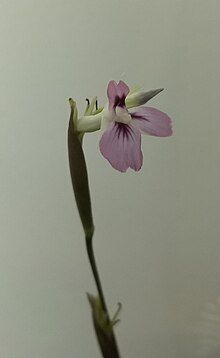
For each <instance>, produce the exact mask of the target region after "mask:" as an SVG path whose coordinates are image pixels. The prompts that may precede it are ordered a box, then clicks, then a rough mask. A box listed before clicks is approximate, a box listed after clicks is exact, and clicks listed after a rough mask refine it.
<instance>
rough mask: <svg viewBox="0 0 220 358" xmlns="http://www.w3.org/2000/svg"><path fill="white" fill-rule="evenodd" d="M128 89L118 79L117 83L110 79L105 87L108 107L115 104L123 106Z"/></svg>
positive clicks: (113, 106) (110, 107)
mask: <svg viewBox="0 0 220 358" xmlns="http://www.w3.org/2000/svg"><path fill="white" fill-rule="evenodd" d="M129 91H130V90H129V87H128V86H127V85H126V83H124V82H123V81H119V83H118V84H117V83H116V82H115V81H113V80H112V81H110V82H109V84H108V88H107V95H108V99H109V109H112V108H115V107H116V106H120V107H125V98H126V96H127V95H128V93H129Z"/></svg>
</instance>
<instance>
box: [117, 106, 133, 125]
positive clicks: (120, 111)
mask: <svg viewBox="0 0 220 358" xmlns="http://www.w3.org/2000/svg"><path fill="white" fill-rule="evenodd" d="M115 122H119V123H124V124H129V123H131V115H130V114H129V113H128V111H127V109H126V108H125V107H124V108H122V107H116V109H115Z"/></svg>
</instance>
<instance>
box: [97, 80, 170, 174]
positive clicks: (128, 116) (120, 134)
mask: <svg viewBox="0 0 220 358" xmlns="http://www.w3.org/2000/svg"><path fill="white" fill-rule="evenodd" d="M129 92H130V90H129V87H128V86H127V85H126V84H125V83H124V82H123V81H119V83H118V84H117V83H116V82H115V81H110V82H109V84H108V89H107V95H108V100H109V103H108V107H106V108H105V109H104V110H103V115H102V129H104V132H103V134H102V137H101V139H100V143H99V147H100V151H101V153H102V155H103V156H104V157H105V158H106V159H107V160H108V161H109V163H110V164H111V165H112V167H113V168H115V169H117V170H119V171H120V172H126V170H127V169H128V168H129V167H130V168H131V169H133V170H135V171H138V170H140V169H141V166H142V163H143V155H142V151H141V134H149V135H153V136H157V137H168V136H170V135H172V128H171V119H170V117H168V115H167V114H166V113H164V112H161V111H159V110H158V109H156V108H153V107H137V108H136V109H132V110H129V111H128V109H127V108H126V102H129V101H126V102H125V100H126V97H127V96H128V93H129Z"/></svg>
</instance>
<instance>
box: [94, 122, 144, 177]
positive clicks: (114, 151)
mask: <svg viewBox="0 0 220 358" xmlns="http://www.w3.org/2000/svg"><path fill="white" fill-rule="evenodd" d="M99 147H100V151H101V153H102V155H103V156H104V157H105V158H106V159H107V160H108V161H109V163H110V164H111V165H112V166H113V168H115V169H117V170H119V171H120V172H126V170H127V169H128V168H129V167H130V168H132V169H134V170H135V171H138V170H140V169H141V166H142V162H143V156H142V151H141V133H140V131H139V130H138V129H136V128H134V127H132V126H130V125H128V124H122V123H116V122H114V123H111V124H110V125H109V127H108V129H107V130H106V131H105V132H104V133H103V135H102V137H101V139H100V143H99Z"/></svg>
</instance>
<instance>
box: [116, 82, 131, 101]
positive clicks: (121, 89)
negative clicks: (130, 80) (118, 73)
mask: <svg viewBox="0 0 220 358" xmlns="http://www.w3.org/2000/svg"><path fill="white" fill-rule="evenodd" d="M129 92H130V88H129V87H128V86H127V85H126V83H124V82H123V81H119V82H118V95H119V97H127V95H128V93H129Z"/></svg>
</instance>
